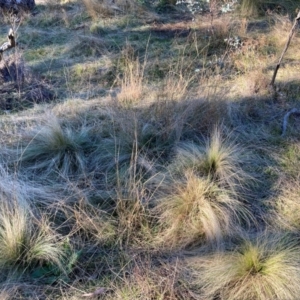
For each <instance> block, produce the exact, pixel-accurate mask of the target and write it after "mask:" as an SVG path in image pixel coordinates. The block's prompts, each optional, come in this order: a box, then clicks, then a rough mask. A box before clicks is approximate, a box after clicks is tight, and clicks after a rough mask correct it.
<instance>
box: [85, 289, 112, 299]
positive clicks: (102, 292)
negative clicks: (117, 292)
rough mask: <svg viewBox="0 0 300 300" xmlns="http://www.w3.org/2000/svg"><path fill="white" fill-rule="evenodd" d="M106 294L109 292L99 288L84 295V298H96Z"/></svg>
mask: <svg viewBox="0 0 300 300" xmlns="http://www.w3.org/2000/svg"><path fill="white" fill-rule="evenodd" d="M106 292H107V289H106V288H99V289H97V290H95V291H94V292H92V293H88V294H83V295H82V297H86V298H90V297H95V296H99V295H103V294H105V293H106Z"/></svg>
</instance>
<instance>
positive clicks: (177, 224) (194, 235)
mask: <svg viewBox="0 0 300 300" xmlns="http://www.w3.org/2000/svg"><path fill="white" fill-rule="evenodd" d="M169 189H170V190H172V192H171V193H170V195H169V196H166V197H165V198H163V199H161V200H160V201H159V203H158V205H157V207H155V209H154V210H155V212H156V213H157V214H158V215H159V223H160V226H159V227H160V232H159V241H160V242H161V243H162V244H163V245H165V246H167V247H170V248H174V247H175V248H185V247H187V246H191V245H193V244H202V243H203V242H205V241H210V242H213V243H217V244H220V243H221V241H222V240H223V238H224V237H225V236H230V235H233V234H235V233H237V231H238V230H239V225H240V224H241V223H242V220H246V221H248V222H249V219H250V218H251V214H250V213H249V212H248V210H247V208H246V207H245V206H244V205H243V204H242V203H241V202H240V201H239V200H237V199H235V198H234V197H233V195H231V194H230V192H228V190H226V189H224V188H222V187H218V186H217V185H216V184H215V183H214V182H212V181H211V180H210V179H208V178H199V177H197V176H196V175H195V174H194V173H193V172H191V171H189V172H186V174H185V180H184V181H175V182H174V183H173V184H172V185H171V187H170V188H169Z"/></svg>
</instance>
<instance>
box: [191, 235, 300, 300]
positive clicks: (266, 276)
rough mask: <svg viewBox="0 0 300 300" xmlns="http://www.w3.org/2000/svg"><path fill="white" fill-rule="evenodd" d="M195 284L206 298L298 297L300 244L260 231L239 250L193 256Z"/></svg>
mask: <svg viewBox="0 0 300 300" xmlns="http://www.w3.org/2000/svg"><path fill="white" fill-rule="evenodd" d="M189 268H190V269H191V270H192V277H193V278H192V279H190V283H191V285H193V287H194V290H195V291H197V293H199V295H201V296H202V297H203V299H215V298H216V297H218V298H219V299H230V300H246V299H247V300H252V299H253V300H254V299H261V300H267V299H278V300H279V299H291V300H292V299H297V297H298V295H299V289H300V288H299V285H298V281H299V272H298V270H299V246H298V245H297V243H296V241H295V239H293V238H292V237H290V236H288V235H286V234H266V233H264V234H260V235H258V236H257V237H256V238H255V237H254V238H251V239H248V238H247V239H245V240H244V242H243V243H242V244H241V245H240V246H238V247H237V248H236V249H234V250H232V251H228V252H221V253H216V254H212V255H211V256H210V255H209V256H208V257H202V258H198V259H197V258H195V257H194V258H193V259H191V261H190V264H189Z"/></svg>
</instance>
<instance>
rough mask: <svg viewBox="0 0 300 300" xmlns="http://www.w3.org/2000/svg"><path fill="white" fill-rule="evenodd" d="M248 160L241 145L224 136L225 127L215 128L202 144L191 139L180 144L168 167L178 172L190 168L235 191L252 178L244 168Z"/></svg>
mask: <svg viewBox="0 0 300 300" xmlns="http://www.w3.org/2000/svg"><path fill="white" fill-rule="evenodd" d="M247 160H248V159H247V158H246V157H243V154H242V151H241V149H240V148H239V147H238V146H237V145H234V144H233V143H232V142H230V141H229V140H228V139H225V138H223V137H222V131H221V130H220V129H219V128H216V129H215V130H214V131H213V132H212V134H211V136H210V137H209V138H208V139H207V140H206V141H205V143H203V145H198V144H196V143H188V142H186V143H182V144H180V145H179V146H178V147H177V152H176V157H175V159H174V161H173V162H172V164H170V166H169V170H170V172H171V173H173V174H175V175H176V174H178V175H180V174H183V173H185V171H186V170H191V171H193V172H194V173H195V174H198V176H204V177H206V176H207V177H209V178H211V180H214V181H215V182H217V183H218V184H219V185H221V186H223V187H226V188H230V190H231V192H236V191H237V190H238V189H239V188H241V187H242V186H243V185H245V184H246V183H247V179H250V176H248V175H247V174H246V172H244V171H243V169H242V168H241V165H242V164H243V163H245V162H247Z"/></svg>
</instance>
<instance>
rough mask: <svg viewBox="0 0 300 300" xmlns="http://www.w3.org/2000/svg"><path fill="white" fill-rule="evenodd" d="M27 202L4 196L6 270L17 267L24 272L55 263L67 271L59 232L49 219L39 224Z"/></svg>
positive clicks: (0, 247) (1, 253)
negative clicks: (53, 228) (53, 229)
mask: <svg viewBox="0 0 300 300" xmlns="http://www.w3.org/2000/svg"><path fill="white" fill-rule="evenodd" d="M9 202H12V203H9ZM23 203H24V201H23ZM23 203H22V204H19V203H17V202H16V201H15V200H13V199H1V204H0V206H1V213H0V241H1V243H0V267H1V269H2V271H3V270H11V269H14V268H17V269H18V270H21V271H23V272H24V271H26V270H28V269H30V268H34V267H36V266H38V265H42V264H51V265H53V266H55V267H57V268H58V269H60V270H62V271H63V270H64V267H63V263H62V262H63V259H64V251H63V250H62V248H61V247H60V246H59V243H58V241H59V236H58V234H56V233H54V232H51V230H50V228H49V226H48V224H47V222H46V221H41V222H37V223H36V220H35V219H34V216H33V214H32V212H31V211H30V208H29V206H28V205H26V206H24V204H23Z"/></svg>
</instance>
